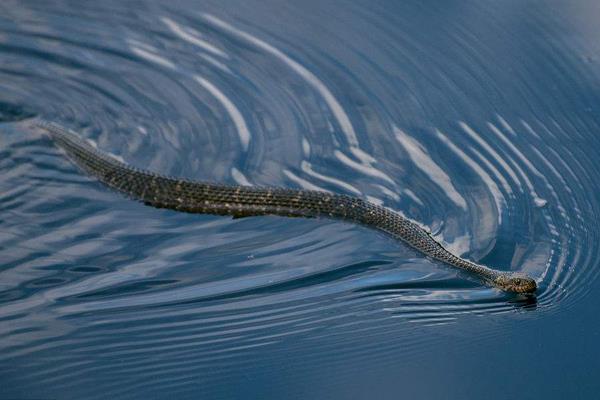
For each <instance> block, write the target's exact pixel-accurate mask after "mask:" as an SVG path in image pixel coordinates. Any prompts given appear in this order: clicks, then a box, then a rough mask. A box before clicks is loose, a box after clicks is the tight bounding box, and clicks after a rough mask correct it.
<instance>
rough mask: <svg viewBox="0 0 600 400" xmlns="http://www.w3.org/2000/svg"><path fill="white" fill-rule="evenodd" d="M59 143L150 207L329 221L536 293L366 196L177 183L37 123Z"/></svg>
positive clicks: (526, 282)
mask: <svg viewBox="0 0 600 400" xmlns="http://www.w3.org/2000/svg"><path fill="white" fill-rule="evenodd" d="M36 126H38V127H40V128H42V129H44V130H45V131H47V132H48V133H49V134H50V136H51V137H52V139H53V140H54V143H55V144H56V145H57V146H58V147H60V148H62V149H63V150H64V151H65V152H66V153H67V155H68V156H69V158H70V159H71V160H72V161H73V162H74V163H75V164H76V165H78V166H79V167H81V168H82V169H83V170H84V171H86V172H87V173H89V174H91V175H93V176H95V177H96V178H97V179H99V180H100V181H101V182H103V183H105V184H106V185H108V186H110V187H112V188H114V189H116V190H118V191H120V192H123V193H125V194H127V195H129V196H130V197H132V198H134V199H137V200H140V201H142V202H144V203H145V204H147V205H150V206H153V207H158V208H168V209H172V210H177V211H182V212H189V213H200V214H217V215H232V216H234V217H248V216H257V215H279V216H285V217H305V218H315V217H326V218H333V219H339V220H345V221H350V222H355V223H359V224H362V225H365V226H368V227H370V228H374V229H377V230H380V231H383V232H385V233H386V234H388V235H390V236H392V237H394V238H396V239H398V240H401V241H403V242H405V243H407V244H408V245H410V246H411V247H413V248H415V249H416V250H418V251H420V252H421V253H423V254H424V255H426V256H428V257H431V258H433V259H435V260H439V261H441V262H444V263H446V264H448V265H451V266H453V267H456V268H459V269H461V270H464V271H468V272H470V273H472V274H474V275H476V276H478V277H479V278H480V279H482V280H483V281H484V282H485V283H487V284H489V285H492V286H495V287H497V288H499V289H502V290H504V291H506V292H511V293H534V292H535V291H536V289H537V284H536V282H535V280H533V279H532V278H530V277H528V276H526V275H523V274H518V273H511V272H503V271H498V270H494V269H491V268H488V267H485V266H483V265H479V264H475V263H473V262H471V261H468V260H465V259H464V258H461V257H458V256H455V255H454V254H452V253H450V252H449V251H448V250H446V249H445V248H444V247H443V246H442V245H441V244H440V243H438V242H437V241H436V240H435V239H434V238H433V237H432V236H431V235H430V234H429V233H427V232H426V231H425V230H424V229H423V228H421V227H420V226H418V225H417V224H415V223H414V222H412V221H410V220H408V219H406V218H404V217H402V216H401V215H400V214H398V213H396V212H394V211H391V210H389V209H387V208H384V207H381V206H378V205H375V204H373V203H370V202H368V201H365V200H363V199H361V198H358V197H354V196H348V195H340V194H329V193H323V192H317V191H311V190H297V189H285V188H257V187H247V186H231V185H222V184H213V183H207V182H196V181H190V180H185V179H177V178H172V177H167V176H164V175H160V174H156V173H153V172H149V171H145V170H141V169H138V168H134V167H131V166H129V165H127V164H125V163H122V162H120V161H118V160H116V159H114V158H113V157H110V156H109V155H108V154H106V153H103V152H101V151H100V150H98V149H96V148H94V147H92V146H91V145H89V144H88V143H87V142H86V141H84V140H82V139H81V138H80V137H79V136H77V135H76V134H75V133H73V132H71V131H68V130H66V129H64V128H63V127H61V126H60V125H57V124H55V123H51V122H46V121H37V122H36Z"/></svg>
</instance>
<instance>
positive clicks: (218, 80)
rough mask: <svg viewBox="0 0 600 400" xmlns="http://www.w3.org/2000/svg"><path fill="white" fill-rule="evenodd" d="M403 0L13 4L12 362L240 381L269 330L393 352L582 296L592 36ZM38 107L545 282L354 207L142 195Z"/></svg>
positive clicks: (115, 385) (6, 354) (171, 164)
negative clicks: (464, 264)
mask: <svg viewBox="0 0 600 400" xmlns="http://www.w3.org/2000/svg"><path fill="white" fill-rule="evenodd" d="M405 3H406V4H404V5H398V6H397V7H400V8H402V11H403V12H395V13H389V12H387V10H386V7H385V6H383V5H376V6H372V5H367V4H360V3H358V2H357V3H355V4H353V5H347V4H346V5H344V6H343V7H342V6H340V5H339V4H337V5H336V4H334V3H333V2H330V3H329V4H325V5H323V4H320V5H318V6H317V5H314V6H315V7H316V8H315V10H314V12H307V10H306V8H303V7H302V6H300V5H294V4H293V2H292V3H290V4H286V5H276V6H275V5H265V4H260V5H259V4H248V3H247V2H243V4H237V5H236V6H235V7H232V5H231V4H230V5H223V4H220V2H215V3H214V4H205V5H202V6H199V5H198V4H196V3H193V4H186V2H183V3H181V4H179V3H178V5H176V6H175V5H172V6H166V5H163V6H158V5H157V4H155V3H152V2H141V3H139V4H137V5H136V6H135V7H134V6H131V5H129V6H127V5H125V4H122V3H121V2H117V1H115V2H111V1H109V2H100V3H98V4H95V5H94V4H93V3H92V2H84V3H83V4H79V3H78V4H77V6H76V7H72V6H67V3H65V4H63V3H62V2H56V3H52V4H50V3H46V2H3V3H2V4H1V5H0V11H1V12H0V59H1V60H2V61H1V63H0V152H1V156H0V259H1V260H2V263H1V265H0V338H1V341H0V365H2V366H4V367H6V366H10V367H8V368H7V373H6V377H5V378H3V379H6V380H8V381H10V382H11V385H12V387H14V388H16V389H15V390H17V391H23V390H24V389H23V388H29V389H28V390H27V391H26V393H28V395H30V396H29V397H31V395H36V394H38V395H39V394H41V395H44V394H46V392H45V391H44V390H46V389H47V388H51V393H57V394H60V395H59V397H65V396H64V393H65V392H63V390H66V388H71V389H72V388H73V387H75V388H76V390H75V391H73V392H70V393H71V394H70V396H72V397H77V396H79V397H81V396H83V397H86V398H93V397H105V396H108V395H110V396H119V397H121V398H125V397H135V396H136V395H139V394H140V393H152V391H153V390H158V388H161V390H166V389H167V388H168V390H169V393H170V394H173V395H175V394H177V393H179V394H180V395H181V396H184V397H185V396H188V395H189V396H192V393H196V392H194V390H193V387H195V386H194V385H196V384H197V383H198V382H203V383H207V382H209V383H210V384H208V385H207V386H206V389H205V390H206V392H203V393H205V394H207V395H211V396H213V397H221V396H222V397H227V396H228V395H230V394H231V393H227V392H220V391H219V390H220V389H218V388H220V387H222V386H220V385H222V383H223V379H225V378H224V376H227V371H233V370H239V368H240V366H244V365H250V364H251V361H249V360H251V359H252V358H253V357H256V355H257V354H261V352H264V351H272V352H273V354H274V356H273V357H275V358H276V359H279V357H284V356H283V355H282V354H284V353H282V352H283V351H290V352H296V353H298V354H301V353H303V352H306V351H308V349H312V347H311V346H312V344H313V343H314V342H319V343H323V342H321V341H320V338H330V339H328V340H331V341H335V343H337V346H338V347H335V346H333V347H330V348H329V347H327V346H326V345H325V344H323V345H322V347H320V348H319V349H318V350H319V351H321V352H322V354H323V358H327V357H328V355H331V354H332V353H336V352H338V351H339V349H340V348H343V349H344V352H345V354H346V355H347V357H348V358H352V359H353V360H364V359H367V358H369V357H371V358H374V357H381V360H384V361H383V362H385V354H386V353H388V352H390V351H392V350H394V349H404V352H405V353H406V354H407V356H410V354H418V352H419V350H420V349H424V348H425V347H426V346H427V345H428V343H431V342H433V341H435V340H439V333H440V332H441V329H442V328H440V327H441V326H446V325H448V324H450V323H452V324H456V323H460V321H461V320H462V318H463V317H464V316H466V315H486V316H491V315H500V314H501V316H502V318H506V319H507V320H511V319H514V318H521V317H522V315H523V313H521V312H519V311H522V310H535V312H532V313H525V314H526V315H527V318H535V316H536V315H539V314H544V313H550V312H555V310H557V309H564V308H565V307H569V306H571V305H572V304H573V303H574V302H576V301H577V300H579V299H582V298H584V297H585V295H586V294H587V293H588V291H589V290H590V288H591V287H592V286H591V283H592V282H595V281H596V279H597V274H598V259H599V257H598V256H599V255H600V254H599V248H598V241H599V239H600V237H599V234H598V229H597V227H596V225H595V224H592V223H590V221H597V220H598V216H599V211H600V210H599V203H598V200H597V199H596V198H595V197H594V196H593V195H592V194H593V193H594V192H595V191H597V182H598V178H599V177H600V171H599V167H598V163H597V157H595V154H594V151H595V149H596V150H597V149H598V148H599V146H600V143H599V142H598V139H597V132H598V130H599V125H600V124H599V123H598V122H599V120H598V114H597V113H596V114H594V113H593V112H592V111H591V110H592V108H591V107H592V105H593V104H594V103H597V102H598V100H600V99H598V95H597V94H596V93H595V92H594V91H593V90H591V89H589V88H592V87H597V85H598V83H599V80H598V78H599V76H598V68H597V65H596V61H594V60H595V59H593V58H591V57H592V56H590V54H595V53H594V52H595V51H596V49H595V48H593V43H592V42H593V41H592V40H591V39H590V36H593V35H590V34H589V33H586V32H587V31H586V30H585V28H586V27H585V25H581V21H579V25H577V27H575V25H574V22H573V20H572V17H569V16H568V14H567V16H566V17H564V19H560V20H559V19H556V17H553V15H558V14H549V13H546V14H545V13H544V12H541V11H540V10H539V9H537V11H532V10H529V9H527V10H525V9H523V10H520V12H522V14H523V15H524V16H523V17H522V18H520V19H519V18H517V17H515V15H514V14H513V13H512V12H507V10H506V8H503V6H502V5H497V6H494V7H495V8H494V7H492V6H490V5H488V6H489V7H488V8H487V9H483V8H480V7H479V6H475V5H471V7H467V8H465V9H462V8H461V7H460V6H456V7H457V9H456V10H454V11H448V10H441V9H437V8H435V7H425V6H422V5H420V2H414V3H413V2H405ZM270 7H273V8H270ZM305 7H306V6H305ZM267 11H268V12H267ZM275 11H277V12H275ZM513 11H514V10H513ZM536 12H539V13H536ZM470 13H471V14H470ZM515 20H516V22H515ZM325 22H326V23H325ZM350 22H352V23H350ZM516 23H519V24H520V25H519V26H520V28H521V29H523V30H526V31H527V32H528V35H525V36H527V40H526V39H525V38H524V37H525V36H523V37H521V36H517V35H515V33H514V32H515V30H514V29H513V28H514V27H513V24H516ZM424 25H425V26H426V29H425V30H423V29H422V28H423V26H424ZM556 26H560V27H562V28H564V29H573V30H576V32H578V34H579V35H580V36H579V37H580V39H579V40H572V38H567V37H566V36H564V35H562V34H560V33H559V32H558V31H557V30H556V29H553V27H556ZM589 29H590V31H593V30H592V28H589ZM363 32H369V33H368V34H364V33H363ZM542 37H551V38H553V40H542ZM508 42H510V43H512V47H511V48H510V49H506V48H505V46H506V43H508ZM502 52H510V54H511V57H498V56H497V55H498V54H501V53H502ZM582 59H584V60H587V61H586V62H582ZM33 116H41V117H43V118H45V119H48V120H52V121H55V122H57V123H60V124H63V125H65V126H67V127H69V128H71V129H74V130H77V131H79V132H80V133H81V135H82V136H84V137H86V138H88V139H90V140H91V141H93V142H94V143H95V144H96V145H97V146H98V147H100V148H102V149H103V150H105V151H108V152H111V153H113V154H114V155H115V156H118V157H122V159H124V160H125V161H127V162H128V163H130V164H132V165H135V166H138V167H141V168H145V169H150V170H154V171H158V172H161V173H165V174H170V175H176V176H183V177H187V178H192V179H199V180H210V181H217V182H226V183H236V184H240V185H266V186H267V185H268V186H284V187H300V188H305V189H311V190H322V191H329V192H336V193H347V194H352V195H358V196H363V197H365V198H367V199H369V200H370V201H373V202H377V203H381V204H384V205H385V206H387V207H390V208H392V209H394V210H397V211H399V212H402V213H403V214H404V215H406V216H407V217H409V218H412V219H414V220H415V221H419V222H420V223H422V224H423V225H424V226H425V227H427V229H429V230H430V231H431V232H432V234H433V235H434V236H435V237H436V238H437V239H438V240H439V241H440V242H443V243H445V244H446V245H447V247H448V248H449V249H451V250H452V251H453V252H455V253H456V254H460V255H462V256H464V257H467V258H470V259H473V260H475V261H478V262H481V263H482V264H486V265H489V266H492V267H494V268H497V269H502V270H514V271H523V272H525V273H527V274H529V275H531V276H533V277H535V278H536V279H537V280H538V282H539V285H540V291H539V293H538V295H537V297H536V298H521V297H514V296H509V295H507V294H504V293H501V292H499V291H497V290H495V289H491V288H488V287H485V286H482V285H481V284H480V283H479V282H478V281H476V280H474V279H473V278H472V277H470V276H469V275H467V274H464V273H462V272H459V271H455V270H453V269H450V268H448V267H445V266H443V265H440V264H438V263H435V262H432V261H429V260H427V259H424V258H423V257H421V256H420V255H419V254H417V253H415V252H414V251H412V250H410V249H408V248H406V247H405V246H403V245H402V244H400V243H396V242H394V241H391V240H389V239H387V238H385V237H383V236H381V235H379V234H377V233H375V232H372V231H370V230H368V229H366V228H363V227H359V226H353V225H350V224H345V223H340V222H334V221H324V220H323V221H314V220H288V219H284V218H277V217H261V218H248V219H229V218H223V217H214V216H198V215H187V214H185V215H184V214H178V213H175V212H171V211H166V210H156V209H152V208H149V207H145V206H144V205H141V204H138V203H135V202H132V201H130V200H128V199H125V198H122V197H121V196H120V195H118V194H115V193H113V192H111V191H109V190H107V189H106V188H105V187H103V186H102V185H100V184H98V183H97V182H95V181H94V180H92V179H90V178H88V177H86V176H85V175H84V174H83V173H81V172H80V171H78V170H77V169H76V168H74V167H73V166H72V165H71V164H70V163H69V162H68V161H67V160H66V159H65V158H64V157H63V156H62V155H61V154H60V153H59V152H58V151H56V150H55V148H54V147H53V146H52V144H51V142H50V141H49V140H48V139H47V138H45V137H43V136H40V134H39V132H38V131H36V130H35V129H32V128H31V126H30V124H29V122H28V120H29V118H31V117H33ZM415 329H417V330H418V331H419V332H427V335H424V336H423V335H415V334H414V330H415ZM489 332H490V333H489V334H490V335H493V334H497V335H500V334H501V329H500V330H499V329H498V327H497V326H490V327H489ZM491 332H495V333H491ZM398 335H399V336H400V337H402V338H403V340H401V341H399V342H394V340H390V338H392V337H398ZM384 342H385V343H388V345H387V346H383V347H381V346H376V345H375V343H384ZM328 343H333V342H328ZM339 346H341V347H339ZM340 379H341V378H340ZM31 382H36V385H37V386H35V387H33V388H32V387H31V386H30V385H31ZM74 382H75V383H74ZM92 382H93V383H94V385H93V388H91V387H89V386H88V384H90V383H92ZM44 388H45V389H44ZM99 389H102V390H99ZM15 393H21V392H15ZM165 393H166V392H165Z"/></svg>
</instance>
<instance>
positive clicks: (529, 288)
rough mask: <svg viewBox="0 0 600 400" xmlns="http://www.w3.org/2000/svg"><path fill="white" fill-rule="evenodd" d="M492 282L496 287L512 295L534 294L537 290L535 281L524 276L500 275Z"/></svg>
mask: <svg viewBox="0 0 600 400" xmlns="http://www.w3.org/2000/svg"><path fill="white" fill-rule="evenodd" d="M493 282H494V285H495V286H496V287H498V288H500V289H502V290H504V291H506V292H512V293H534V292H535V291H536V289H537V283H536V282H535V280H533V279H532V278H530V277H528V276H527V275H524V274H514V273H505V274H500V275H498V276H497V277H496V278H494V280H493Z"/></svg>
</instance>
